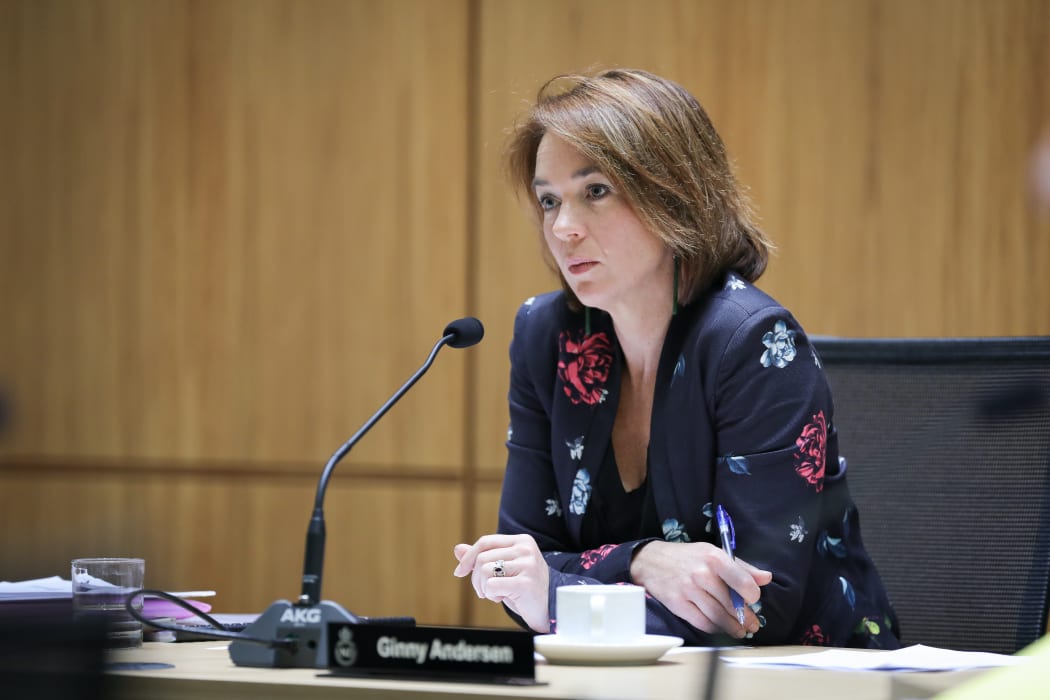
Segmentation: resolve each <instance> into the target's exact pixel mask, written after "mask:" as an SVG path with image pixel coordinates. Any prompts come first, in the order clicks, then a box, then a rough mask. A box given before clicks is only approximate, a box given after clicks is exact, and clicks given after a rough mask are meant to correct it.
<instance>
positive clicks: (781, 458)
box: [713, 306, 838, 644]
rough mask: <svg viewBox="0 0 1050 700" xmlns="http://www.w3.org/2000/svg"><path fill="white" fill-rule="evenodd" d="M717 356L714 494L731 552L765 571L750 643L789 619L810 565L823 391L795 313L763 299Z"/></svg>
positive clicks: (826, 423) (826, 424) (826, 395)
mask: <svg viewBox="0 0 1050 700" xmlns="http://www.w3.org/2000/svg"><path fill="white" fill-rule="evenodd" d="M731 330H732V333H731V335H729V336H728V342H727V343H726V344H724V345H723V346H722V347H724V353H723V354H722V356H721V357H720V358H718V362H717V364H716V367H717V374H716V377H715V386H716V390H715V393H714V406H713V409H714V410H713V415H714V416H715V423H716V425H715V426H714V427H715V434H716V436H717V438H716V441H717V446H716V450H717V460H716V465H715V478H714V494H713V496H714V503H716V504H721V505H723V507H725V508H726V510H727V511H728V513H729V515H730V517H731V518H732V520H733V524H734V529H735V535H736V546H737V550H736V554H737V556H738V557H740V558H741V559H744V560H746V561H748V562H750V563H751V564H754V565H755V566H758V567H760V568H763V569H767V570H769V571H772V573H773V581H772V582H771V583H770V584H768V585H767V586H765V587H763V589H762V597H761V600H760V606H756V607H758V610H756V612H757V613H758V615H759V618H760V622H762V623H763V627H762V628H761V630H760V631H759V632H758V633H757V634H756V635H755V643H759V644H772V643H780V642H783V641H784V640H785V639H787V637H788V635H789V633H790V632H791V631H792V629H793V628H794V626H795V623H796V618H797V617H798V615H799V611H800V608H801V607H802V603H803V595H804V591H805V589H806V587H807V586H808V585H810V582H809V581H808V580H807V578H808V576H809V575H810V571H811V570H812V563H813V561H812V560H813V557H814V554H815V548H814V546H813V539H814V538H815V537H816V531H817V527H818V524H819V520H820V517H821V498H822V491H823V485H824V478H825V471H826V462H827V460H828V458H829V456H830V457H831V458H833V459H834V460H835V465H834V466H835V468H834V469H833V470H832V472H835V471H837V464H838V456H837V451H835V452H833V453H832V454H831V455H829V451H828V442H829V430H830V426H831V412H832V405H831V394H830V390H829V388H828V385H827V380H826V378H825V376H824V372H823V369H822V368H821V366H820V362H819V359H818V358H817V355H816V353H815V352H814V351H813V350H812V348H811V346H810V344H809V341H808V339H807V338H806V336H805V334H804V332H803V331H802V329H801V327H800V326H799V325H798V323H797V322H796V321H795V319H794V318H793V317H792V316H791V315H790V314H789V313H788V312H787V311H785V310H784V309H783V308H781V307H779V306H770V307H767V308H764V309H760V310H759V311H757V312H755V313H752V314H748V315H747V316H746V317H745V318H744V319H743V321H742V322H741V323H739V325H737V326H736V327H735V329H731Z"/></svg>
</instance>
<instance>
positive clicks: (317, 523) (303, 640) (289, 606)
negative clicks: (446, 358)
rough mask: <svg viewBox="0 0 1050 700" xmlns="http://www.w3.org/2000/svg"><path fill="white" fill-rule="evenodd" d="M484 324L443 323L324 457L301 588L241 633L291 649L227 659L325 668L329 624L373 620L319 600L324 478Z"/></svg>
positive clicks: (248, 650) (477, 336)
mask: <svg viewBox="0 0 1050 700" xmlns="http://www.w3.org/2000/svg"><path fill="white" fill-rule="evenodd" d="M482 335H484V328H483V327H482V326H481V322H480V321H478V320H477V319H474V318H465V319H460V320H458V321H453V322H452V323H450V324H449V325H448V326H446V327H445V330H444V332H443V336H442V338H441V340H439V341H438V342H437V343H436V344H435V345H434V348H433V349H432V350H431V351H430V355H429V356H428V357H427V360H426V362H424V363H423V366H422V367H420V368H419V369H418V370H416V372H415V374H413V375H412V376H411V377H409V379H408V381H406V382H405V383H404V384H403V385H402V386H401V388H400V389H398V390H397V391H396V392H394V395H393V396H391V397H390V398H389V399H387V402H386V403H384V404H383V405H382V406H381V407H380V408H379V410H378V411H376V412H375V414H373V415H372V417H371V418H369V419H368V421H367V422H366V423H365V424H364V425H363V426H361V428H360V429H359V430H358V431H357V432H356V433H354V435H353V437H351V438H350V439H349V440H347V441H346V443H345V444H344V445H343V446H342V447H340V448H339V449H338V450H336V451H335V453H334V454H332V456H331V457H330V458H329V459H328V463H327V464H326V465H325V468H324V471H323V472H322V473H321V478H320V480H319V481H318V483H317V495H316V497H315V498H314V509H313V514H312V515H311V517H310V524H309V526H308V528H307V531H306V553H305V556H304V558H303V586H302V592H301V594H300V595H299V599H298V600H297V601H296V602H295V603H291V602H289V601H287V600H283V599H282V600H278V601H275V602H274V603H272V604H271V605H270V607H268V608H267V609H266V610H265V611H264V612H263V614H262V615H260V616H259V617H258V619H256V620H255V622H253V623H252V624H251V625H249V626H248V627H247V628H246V629H245V630H244V632H245V634H246V635H249V636H253V637H262V638H265V639H273V640H275V641H280V640H284V639H289V638H290V639H292V640H293V641H294V642H295V644H293V645H292V648H291V649H288V648H274V647H262V646H257V645H254V644H252V643H249V642H242V641H236V640H235V641H233V642H231V643H230V647H229V652H230V659H231V660H232V661H233V663H234V664H236V665H238V666H254V667H264V668H327V667H328V625H329V624H330V623H333V622H343V623H351V624H360V623H367V622H370V621H371V622H375V621H378V620H377V619H376V618H366V617H360V616H358V615H354V614H353V613H351V612H349V611H348V610H346V609H345V608H343V607H342V606H341V605H339V604H338V603H336V602H333V601H331V600H321V574H322V572H323V570H324V549H325V523H324V495H325V491H326V490H327V488H328V480H329V479H330V478H331V476H332V471H333V470H334V469H335V466H336V465H337V464H338V463H339V462H340V460H342V459H343V457H345V456H346V455H347V453H349V452H350V450H351V449H352V448H353V446H354V445H355V444H357V441H358V440H360V439H361V438H362V437H364V435H365V433H367V432H368V431H369V430H370V429H371V428H372V426H373V425H375V424H376V422H377V421H378V420H379V419H380V418H382V417H383V416H384V415H385V414H386V412H387V411H389V410H390V408H391V407H392V406H393V405H394V404H395V403H397V402H398V400H399V399H400V398H401V397H402V396H404V394H405V392H407V391H408V390H409V389H411V388H412V386H413V385H414V384H415V383H416V382H417V381H419V378H420V377H422V376H423V374H424V373H426V371H427V370H428V369H430V366H431V365H432V364H434V358H436V357H437V354H438V351H439V350H441V348H442V347H444V346H445V345H451V346H452V347H455V348H462V347H469V346H471V345H474V344H476V343H478V342H480V341H481V337H482ZM382 622H383V623H386V624H392V623H393V624H404V625H414V624H415V620H414V619H413V618H411V617H396V618H382Z"/></svg>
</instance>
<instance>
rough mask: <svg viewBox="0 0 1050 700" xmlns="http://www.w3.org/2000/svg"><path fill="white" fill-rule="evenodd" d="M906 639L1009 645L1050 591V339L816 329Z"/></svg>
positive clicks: (868, 532) (864, 509)
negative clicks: (881, 335)
mask: <svg viewBox="0 0 1050 700" xmlns="http://www.w3.org/2000/svg"><path fill="white" fill-rule="evenodd" d="M810 340H811V341H812V343H813V346H814V347H815V348H816V349H817V353H818V355H819V356H820V359H821V362H822V363H823V365H824V369H825V371H826V372H827V375H828V380H829V382H830V384H831V389H832V393H833V396H834V402H835V414H834V420H835V425H836V426H837V428H838V435H839V449H840V451H841V454H842V456H844V457H845V458H846V460H847V474H848V477H847V478H848V480H849V487H850V492H851V493H852V495H853V498H854V501H855V502H856V504H857V508H858V510H859V513H860V523H861V532H862V534H863V537H864V543H865V545H866V546H867V548H868V551H869V552H870V554H871V556H872V558H873V559H874V561H875V564H876V565H877V566H878V568H879V572H880V573H881V575H882V579H883V582H884V583H885V585H886V588H887V591H888V592H889V596H890V599H891V601H892V602H893V605H894V608H895V609H896V611H897V615H898V617H899V619H900V627H901V633H902V642H903V643H904V644H928V645H931V646H938V647H946V648H950V649H960V650H981V651H993V652H1000V653H1007V654H1009V653H1013V652H1015V651H1017V650H1018V649H1020V648H1022V647H1024V646H1026V645H1028V644H1030V643H1031V642H1033V641H1035V640H1036V639H1037V638H1039V637H1040V636H1042V635H1043V633H1044V631H1045V629H1046V623H1047V607H1048V601H1047V597H1048V590H1050V337H1037V338H958V339H954V338H952V339H860V338H833V337H826V336H813V337H811V338H810Z"/></svg>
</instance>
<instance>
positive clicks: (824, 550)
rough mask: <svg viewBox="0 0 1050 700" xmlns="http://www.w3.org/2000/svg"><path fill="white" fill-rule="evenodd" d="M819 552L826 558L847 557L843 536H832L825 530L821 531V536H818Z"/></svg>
mask: <svg viewBox="0 0 1050 700" xmlns="http://www.w3.org/2000/svg"><path fill="white" fill-rule="evenodd" d="M817 554H819V555H820V556H822V557H824V558H825V559H827V558H828V557H835V558H836V559H845V558H846V545H845V544H843V542H842V538H841V537H832V536H831V535H829V534H828V532H827V531H826V530H825V531H824V532H821V533H820V537H818V538H817Z"/></svg>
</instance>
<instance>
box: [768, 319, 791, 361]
mask: <svg viewBox="0 0 1050 700" xmlns="http://www.w3.org/2000/svg"><path fill="white" fill-rule="evenodd" d="M762 344H763V345H765V346H766V349H765V352H763V353H762V366H763V367H771V366H772V367H776V368H777V369H784V368H785V367H787V366H788V365H789V364H791V361H792V360H794V359H795V354H796V353H795V331H789V330H788V327H787V324H786V323H784V322H783V321H777V322H776V323H775V324H773V330H771V331H767V332H766V334H765V335H764V336H762Z"/></svg>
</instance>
